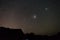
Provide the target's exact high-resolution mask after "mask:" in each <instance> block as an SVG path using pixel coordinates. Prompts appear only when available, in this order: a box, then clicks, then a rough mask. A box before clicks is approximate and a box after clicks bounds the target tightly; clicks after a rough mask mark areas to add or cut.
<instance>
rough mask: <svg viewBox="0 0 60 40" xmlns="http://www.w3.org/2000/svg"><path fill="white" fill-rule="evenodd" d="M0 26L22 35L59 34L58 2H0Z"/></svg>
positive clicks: (1, 0)
mask: <svg viewBox="0 0 60 40" xmlns="http://www.w3.org/2000/svg"><path fill="white" fill-rule="evenodd" d="M0 26H4V27H7V28H13V29H22V30H23V32H24V33H30V32H33V33H35V34H39V35H45V34H47V35H50V34H55V33H57V32H60V2H59V0H0Z"/></svg>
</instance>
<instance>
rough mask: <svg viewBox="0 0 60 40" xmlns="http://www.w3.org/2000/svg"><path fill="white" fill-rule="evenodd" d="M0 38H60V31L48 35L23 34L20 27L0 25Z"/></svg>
mask: <svg viewBox="0 0 60 40" xmlns="http://www.w3.org/2000/svg"><path fill="white" fill-rule="evenodd" d="M0 40H60V33H58V34H56V35H53V36H48V35H44V36H42V35H34V34H33V33H30V34H28V33H26V34H24V33H23V32H22V30H21V29H9V28H4V27H0Z"/></svg>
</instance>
